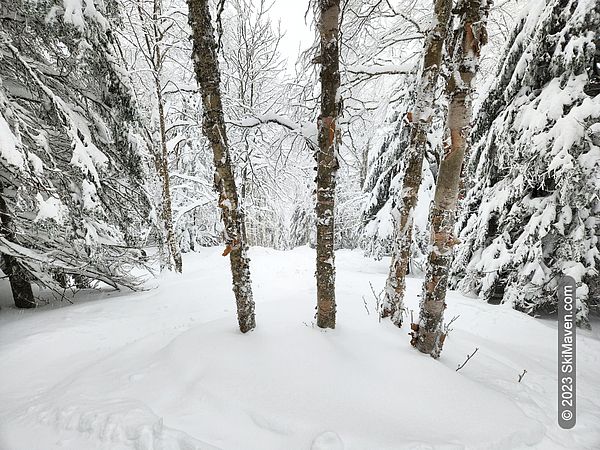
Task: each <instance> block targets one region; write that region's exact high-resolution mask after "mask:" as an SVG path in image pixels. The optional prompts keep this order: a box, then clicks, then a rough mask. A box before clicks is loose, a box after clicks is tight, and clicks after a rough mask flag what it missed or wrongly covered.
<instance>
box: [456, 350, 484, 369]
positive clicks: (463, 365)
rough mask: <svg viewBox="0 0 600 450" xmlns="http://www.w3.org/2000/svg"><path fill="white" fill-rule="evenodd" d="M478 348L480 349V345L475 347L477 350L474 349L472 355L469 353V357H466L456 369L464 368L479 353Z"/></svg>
mask: <svg viewBox="0 0 600 450" xmlns="http://www.w3.org/2000/svg"><path fill="white" fill-rule="evenodd" d="M477 350H479V347H475V350H474V351H473V353H471V354H470V355H467V359H465V362H464V363H462V364H460V365H459V366H458V367H457V368H456V371H457V372H458V371H459V370H460V369H462V368H463V367H465V366H466V365H467V363H468V362H469V360H470V359H471V358H472V357H473V356H474V355H475V353H477Z"/></svg>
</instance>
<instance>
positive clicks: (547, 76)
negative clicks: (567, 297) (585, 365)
mask: <svg viewBox="0 0 600 450" xmlns="http://www.w3.org/2000/svg"><path fill="white" fill-rule="evenodd" d="M599 29H600V3H598V2H583V1H577V0H552V1H548V2H544V1H532V2H529V4H528V5H527V9H526V10H525V12H524V14H523V15H522V17H521V18H520V19H519V21H518V24H517V27H516V29H515V30H514V32H513V33H512V35H511V38H510V40H509V42H508V46H507V49H506V53H505V57H504V58H503V60H502V61H501V62H500V64H499V66H498V71H497V81H496V82H495V83H494V85H493V86H492V88H491V91H490V94H489V96H488V97H487V99H486V100H485V102H484V103H483V105H482V107H481V109H480V111H479V114H478V116H477V121H476V124H475V128H474V131H473V136H472V140H473V151H472V157H471V159H470V162H469V165H468V168H467V173H468V177H467V178H468V180H471V181H470V182H469V185H470V186H469V189H468V194H467V198H466V199H465V202H464V208H463V213H462V215H461V217H460V220H459V223H458V228H459V229H460V240H461V241H462V243H461V245H460V247H459V250H458V254H457V257H456V259H455V261H454V266H453V283H454V284H455V285H457V286H459V287H460V288H461V289H462V290H464V291H469V292H475V293H477V294H479V295H480V296H481V297H482V298H484V299H486V300H487V301H489V302H493V303H499V302H503V303H508V304H511V305H512V306H513V307H515V308H517V309H519V310H522V311H524V312H527V313H528V314H537V313H542V312H545V311H546V312H547V311H551V310H553V309H555V307H556V296H555V291H556V288H557V283H558V280H559V278H560V276H561V275H562V274H567V275H571V276H573V277H574V278H575V279H576V280H577V283H578V289H577V310H578V313H577V318H578V322H579V324H581V325H585V324H587V323H588V319H587V317H588V311H589V307H590V306H594V305H595V306H597V301H596V302H594V300H593V297H592V296H591V295H590V293H591V292H593V291H594V290H597V289H598V288H597V286H598V272H599V268H600V265H599V261H600V247H599V243H598V234H599V225H600V201H599V198H598V192H599V187H600V96H598V93H599V91H598V89H597V86H598V80H599V76H598V74H599V73H600V70H599V66H598V64H599V63H600V56H599V52H598V49H599V48H600V39H599V37H598V30H599Z"/></svg>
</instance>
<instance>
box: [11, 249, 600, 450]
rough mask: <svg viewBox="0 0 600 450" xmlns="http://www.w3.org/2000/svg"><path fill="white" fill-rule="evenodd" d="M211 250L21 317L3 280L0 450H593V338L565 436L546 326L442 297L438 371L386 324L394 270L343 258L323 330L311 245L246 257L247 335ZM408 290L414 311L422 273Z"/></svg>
mask: <svg viewBox="0 0 600 450" xmlns="http://www.w3.org/2000/svg"><path fill="white" fill-rule="evenodd" d="M221 250H222V249H203V250H202V251H201V252H199V253H196V254H187V255H185V260H184V263H185V266H184V269H185V274H184V275H182V276H177V275H173V274H171V275H168V276H165V277H164V278H163V279H162V280H161V284H160V287H159V288H158V289H155V290H151V291H147V292H142V293H120V292H112V293H111V292H100V293H91V294H89V295H88V294H86V295H83V296H81V297H78V298H77V299H76V302H75V304H73V305H70V304H68V303H66V304H65V303H64V302H63V303H61V304H57V305H48V306H45V307H42V308H39V309H37V310H32V311H17V310H15V309H13V308H10V307H9V306H6V298H8V297H9V295H8V291H7V290H6V289H7V288H6V286H3V287H2V289H3V290H2V292H1V294H2V297H3V303H4V305H3V309H2V310H1V311H0V449H2V450H52V449H69V450H71V449H72V450H85V449H111V450H112V449H115V450H119V449H129V448H134V449H154V450H163V449H164V450H184V449H185V450H189V449H214V448H219V449H236V450H237V449H240V450H252V449H256V450H269V449H319V450H324V449H327V450H333V449H335V450H337V449H347V450H350V449H361V450H362V449H365V450H367V449H368V450H372V449H458V448H469V449H471V448H477V449H479V448H493V449H516V448H524V447H527V448H539V449H544V450H546V449H562V448H565V449H570V450H576V449H586V450H587V449H598V448H600V383H599V382H598V380H600V338H599V336H598V332H597V331H592V332H587V331H579V334H578V343H577V349H578V419H577V425H576V427H575V429H573V430H569V431H565V430H561V429H560V428H558V426H557V424H556V409H557V407H556V403H557V393H556V361H557V354H556V353H557V352H556V339H557V338H556V334H557V332H556V323H554V322H552V321H543V320H536V319H533V318H530V317H527V316H525V315H523V314H520V313H518V312H516V311H513V310H511V309H510V308H508V307H504V306H491V305H487V304H485V303H483V302H481V301H479V300H476V299H471V298H466V297H463V296H461V295H458V294H456V293H452V294H451V295H450V297H449V299H448V301H447V303H448V309H447V314H446V317H447V318H451V317H453V316H455V315H460V317H459V318H458V319H457V320H456V321H455V322H454V324H453V328H454V330H453V331H452V332H451V334H450V335H449V337H448V339H447V340H446V344H445V348H444V352H443V353H442V357H441V358H440V359H439V360H438V361H435V360H433V359H432V358H430V357H429V356H425V355H422V354H420V353H418V352H417V351H416V350H414V349H413V348H411V346H410V344H409V337H408V327H407V326H405V327H404V328H403V329H400V330H399V329H396V328H394V327H393V326H392V325H391V324H390V323H388V322H383V323H379V322H378V319H377V315H376V313H375V298H374V296H373V294H372V293H371V287H370V285H369V283H372V284H373V286H374V288H375V290H376V291H379V290H380V289H381V288H382V286H383V284H384V281H385V275H386V272H387V268H388V261H387V260H383V261H379V262H378V261H373V260H369V259H365V258H363V257H362V256H361V254H360V253H358V252H350V251H340V252H338V254H337V261H336V262H337V266H338V276H337V298H338V328H337V329H336V330H335V331H321V330H319V329H318V328H316V327H315V326H313V321H314V319H313V316H314V312H315V308H314V307H315V282H314V277H313V273H314V253H313V251H312V250H310V249H308V248H299V249H295V250H293V251H289V252H279V251H275V250H269V249H252V251H251V256H252V275H253V282H254V289H255V299H256V301H257V307H256V314H257V324H258V327H257V329H256V330H255V331H254V332H252V333H250V334H248V335H242V334H240V333H239V332H238V331H237V322H236V318H235V306H234V300H233V294H232V292H231V284H230V281H229V280H230V278H229V272H228V260H227V258H223V257H221V256H220V252H221ZM408 288H409V290H408V293H409V295H408V298H409V307H410V308H411V309H413V310H414V311H415V314H416V313H417V301H418V299H417V293H419V292H420V280H418V279H410V280H409V286H408ZM599 327H600V324H597V326H596V329H597V328H599ZM475 347H478V348H479V351H478V352H477V353H476V355H475V356H474V357H473V359H471V361H469V363H468V364H467V365H466V366H465V367H464V368H463V369H462V370H461V371H459V372H456V371H455V369H456V367H457V365H458V364H460V363H462V362H463V361H464V359H465V356H466V355H467V354H468V353H471V352H472V351H473V350H474V349H475ZM523 369H526V370H527V373H526V375H525V377H524V378H523V381H522V382H521V383H518V382H517V378H518V375H519V373H521V372H522V371H523Z"/></svg>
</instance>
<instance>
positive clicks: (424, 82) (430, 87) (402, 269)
mask: <svg viewBox="0 0 600 450" xmlns="http://www.w3.org/2000/svg"><path fill="white" fill-rule="evenodd" d="M451 9H452V0H435V4H434V12H433V20H432V28H431V29H430V30H429V32H428V34H427V37H426V40H425V49H424V58H423V73H422V74H421V79H420V80H419V85H418V87H417V92H419V94H418V97H417V100H416V103H415V108H414V111H413V114H412V120H411V136H410V146H409V147H408V149H407V151H406V156H405V167H406V168H405V174H404V179H403V182H402V198H401V199H400V202H401V204H400V207H399V208H398V210H397V217H396V230H395V233H396V236H395V242H394V253H393V255H392V263H391V266H390V272H389V275H388V278H387V282H386V287H385V298H384V303H383V307H382V309H381V312H380V315H381V317H382V318H385V317H390V318H391V320H392V322H393V323H394V324H395V325H397V326H399V327H400V326H402V317H403V313H404V307H403V301H404V292H405V290H406V272H407V270H408V263H409V260H410V248H411V243H412V231H413V222H414V210H415V206H416V205H417V200H418V198H417V196H418V193H419V188H420V187H421V178H422V172H423V158H424V156H425V152H426V151H427V134H428V132H429V128H430V124H431V120H432V114H433V106H434V101H435V94H436V86H437V82H438V78H439V74H440V66H441V63H442V53H443V47H444V41H445V39H446V35H447V32H448V22H449V19H450V11H451Z"/></svg>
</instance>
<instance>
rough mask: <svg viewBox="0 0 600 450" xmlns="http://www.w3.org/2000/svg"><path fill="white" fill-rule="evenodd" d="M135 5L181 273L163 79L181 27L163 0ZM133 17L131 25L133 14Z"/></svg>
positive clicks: (168, 236)
mask: <svg viewBox="0 0 600 450" xmlns="http://www.w3.org/2000/svg"><path fill="white" fill-rule="evenodd" d="M134 8H135V10H136V11H135V12H137V15H138V19H139V26H140V28H141V32H142V35H143V40H141V39H140V37H139V36H138V35H137V34H136V32H137V31H138V30H136V29H135V27H133V26H132V28H133V32H134V35H135V37H134V39H130V42H131V43H133V44H134V45H136V46H137V47H138V50H139V52H140V54H141V55H142V56H143V59H144V61H145V63H146V65H147V68H148V70H149V72H150V76H151V83H152V87H153V91H154V101H155V103H156V113H157V121H158V129H157V130H156V133H155V134H157V135H158V136H157V137H158V139H156V141H157V144H158V145H156V144H154V142H151V143H150V144H149V145H150V147H151V148H152V154H153V157H154V164H155V167H156V172H157V174H158V177H159V179H160V184H161V188H162V191H161V199H160V219H161V221H162V227H163V232H164V236H165V237H164V240H165V245H164V247H165V248H166V250H167V252H166V253H167V254H166V255H165V256H166V257H165V259H166V262H167V267H168V268H169V269H170V268H172V267H173V265H174V268H175V271H176V272H179V273H181V271H182V266H183V263H182V260H181V250H180V249H179V245H178V243H177V239H176V236H175V229H174V226H173V207H172V198H171V178H170V174H169V152H168V149H167V122H166V117H165V116H166V112H165V99H164V89H165V85H164V81H163V78H164V77H165V73H164V72H165V70H164V68H165V67H164V63H165V58H166V56H167V53H168V52H169V50H170V48H171V47H172V46H173V44H172V43H168V42H166V39H165V38H166V36H167V35H168V34H167V33H168V31H169V30H170V29H171V28H174V27H175V28H176V29H177V26H176V21H175V20H174V19H173V18H172V17H169V16H165V15H164V14H163V5H162V0H152V1H151V2H150V3H148V2H146V1H144V0H136V1H135V6H134ZM131 13H133V11H132V12H131ZM129 20H130V24H131V23H132V22H131V16H130V17H129ZM132 25H133V24H132ZM153 141H154V139H153Z"/></svg>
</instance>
